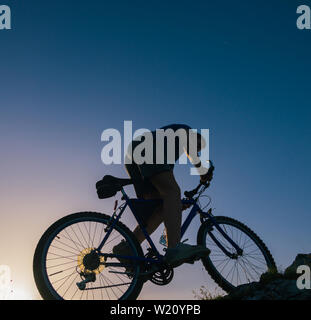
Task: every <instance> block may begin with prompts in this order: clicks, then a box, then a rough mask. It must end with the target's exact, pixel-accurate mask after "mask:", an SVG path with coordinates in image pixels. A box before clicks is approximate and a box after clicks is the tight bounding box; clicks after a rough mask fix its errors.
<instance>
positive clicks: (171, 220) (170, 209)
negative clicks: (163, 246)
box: [149, 170, 182, 248]
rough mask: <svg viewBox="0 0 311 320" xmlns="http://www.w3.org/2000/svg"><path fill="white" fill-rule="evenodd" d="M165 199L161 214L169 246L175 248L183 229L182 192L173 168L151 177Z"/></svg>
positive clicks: (151, 180)
mask: <svg viewBox="0 0 311 320" xmlns="http://www.w3.org/2000/svg"><path fill="white" fill-rule="evenodd" d="M149 180H150V182H151V183H152V184H153V185H154V187H155V188H156V189H157V190H158V192H159V194H160V196H161V198H162V199H163V206H162V210H161V213H160V215H161V216H162V217H163V220H164V225H165V227H166V232H167V238H168V248H174V247H175V246H176V245H177V244H178V243H179V242H180V231H181V211H182V205H181V201H180V198H181V193H180V188H179V186H178V184H177V182H176V180H175V177H174V174H173V171H172V170H169V171H164V172H160V173H158V174H155V175H153V176H152V177H150V178H149Z"/></svg>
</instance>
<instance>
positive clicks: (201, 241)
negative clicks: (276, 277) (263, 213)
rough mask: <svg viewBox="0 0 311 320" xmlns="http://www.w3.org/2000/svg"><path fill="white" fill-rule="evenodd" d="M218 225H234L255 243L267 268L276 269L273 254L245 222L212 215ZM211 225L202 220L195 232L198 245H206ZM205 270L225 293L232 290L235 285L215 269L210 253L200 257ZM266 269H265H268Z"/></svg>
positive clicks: (209, 221)
mask: <svg viewBox="0 0 311 320" xmlns="http://www.w3.org/2000/svg"><path fill="white" fill-rule="evenodd" d="M214 218H215V219H216V221H217V223H218V224H219V225H221V224H227V225H230V226H233V227H236V228H237V229H239V230H240V231H242V232H244V233H245V234H246V235H247V236H249V237H250V238H251V239H252V240H253V241H254V243H255V244H256V245H257V247H258V249H259V250H260V251H261V253H262V254H263V256H264V258H265V261H266V263H267V267H268V270H276V269H277V268H276V265H275V261H274V259H273V256H272V254H271V252H270V251H269V249H268V248H267V246H266V245H265V243H264V242H263V241H262V240H261V239H260V237H259V236H258V235H257V234H256V233H255V232H254V231H252V230H251V229H250V228H249V227H247V226H246V225H245V224H243V223H241V222H239V221H237V220H235V219H232V218H229V217H223V216H216V217H214ZM212 226H213V224H212V221H211V220H207V221H205V222H203V223H202V224H201V226H200V228H199V231H198V234H197V243H198V245H203V246H206V236H207V234H208V230H210V228H211V227H212ZM201 261H202V263H203V265H204V267H205V269H206V271H207V272H208V273H209V275H210V276H211V277H212V279H213V280H214V281H215V282H216V283H217V284H218V285H219V286H220V287H221V288H222V289H223V290H224V291H226V292H227V293H230V292H232V291H233V290H234V289H235V288H236V286H234V285H233V284H232V283H230V282H229V281H227V280H226V279H225V278H224V277H223V275H222V274H221V273H220V272H219V271H218V270H217V268H216V267H215V265H214V263H213V262H212V260H211V258H210V255H209V256H208V257H204V258H202V259H201ZM268 270H267V271H268Z"/></svg>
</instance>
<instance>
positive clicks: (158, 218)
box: [133, 191, 163, 244]
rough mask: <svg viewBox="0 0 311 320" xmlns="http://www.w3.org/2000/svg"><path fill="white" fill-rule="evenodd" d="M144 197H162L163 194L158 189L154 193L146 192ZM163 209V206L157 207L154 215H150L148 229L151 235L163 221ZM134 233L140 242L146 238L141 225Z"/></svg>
mask: <svg viewBox="0 0 311 320" xmlns="http://www.w3.org/2000/svg"><path fill="white" fill-rule="evenodd" d="M144 199H161V196H160V194H159V193H158V192H157V191H154V192H152V193H147V194H144ZM162 210H163V208H162V206H160V207H158V208H156V209H155V210H154V212H153V213H152V215H151V216H150V217H149V219H148V221H147V226H146V231H147V233H148V234H149V235H151V234H152V233H153V232H154V231H155V230H156V229H157V228H158V227H159V225H160V224H161V223H162V222H163V214H162ZM133 233H134V235H135V236H136V238H137V240H138V242H139V243H140V244H141V243H142V242H143V241H144V240H145V239H146V238H145V235H144V233H143V232H142V230H141V228H140V226H139V225H137V227H136V228H135V230H134V231H133Z"/></svg>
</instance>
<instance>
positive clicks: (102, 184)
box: [96, 175, 133, 199]
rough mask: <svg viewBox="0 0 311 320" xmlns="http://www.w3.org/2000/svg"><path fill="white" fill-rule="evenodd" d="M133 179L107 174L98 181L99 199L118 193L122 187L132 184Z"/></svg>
mask: <svg viewBox="0 0 311 320" xmlns="http://www.w3.org/2000/svg"><path fill="white" fill-rule="evenodd" d="M132 183H133V182H132V180H131V179H121V178H116V177H113V176H110V175H106V176H104V177H103V179H102V180H100V181H97V182H96V190H97V195H98V198H99V199H105V198H110V197H113V196H114V195H116V193H117V192H118V191H120V190H121V188H122V187H124V186H126V185H129V184H132Z"/></svg>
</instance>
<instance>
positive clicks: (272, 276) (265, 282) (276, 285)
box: [221, 254, 311, 300]
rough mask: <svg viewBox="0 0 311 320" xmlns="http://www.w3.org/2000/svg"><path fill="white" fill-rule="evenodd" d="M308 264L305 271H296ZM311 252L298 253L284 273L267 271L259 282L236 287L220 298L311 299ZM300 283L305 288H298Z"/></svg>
mask: <svg viewBox="0 0 311 320" xmlns="http://www.w3.org/2000/svg"><path fill="white" fill-rule="evenodd" d="M302 265H303V266H308V267H306V268H305V269H306V270H307V271H301V272H300V273H297V268H298V267H299V266H302ZM310 269H311V254H298V255H297V256H296V259H295V261H294V262H293V263H292V264H291V265H290V266H289V267H288V268H287V269H286V270H285V272H284V273H279V272H277V271H275V272H267V273H265V274H263V275H262V276H261V278H260V281H259V282H252V283H249V284H244V285H241V286H239V287H237V288H236V289H235V290H234V291H233V292H231V293H230V294H229V295H227V296H224V297H223V298H221V299H222V300H311V289H310V281H311V279H310ZM297 284H302V285H303V286H305V287H306V288H307V289H299V288H298V286H297Z"/></svg>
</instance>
